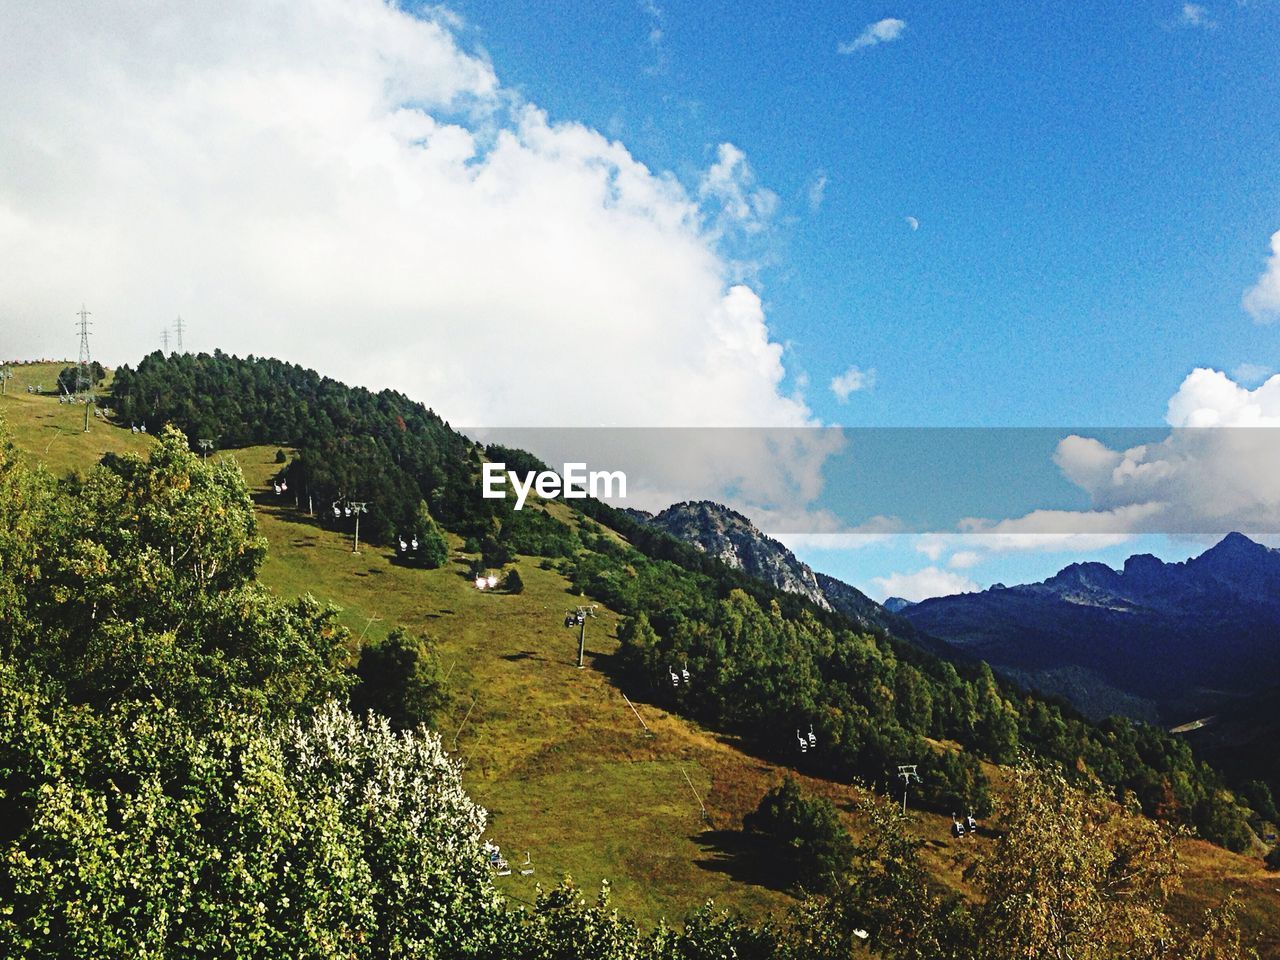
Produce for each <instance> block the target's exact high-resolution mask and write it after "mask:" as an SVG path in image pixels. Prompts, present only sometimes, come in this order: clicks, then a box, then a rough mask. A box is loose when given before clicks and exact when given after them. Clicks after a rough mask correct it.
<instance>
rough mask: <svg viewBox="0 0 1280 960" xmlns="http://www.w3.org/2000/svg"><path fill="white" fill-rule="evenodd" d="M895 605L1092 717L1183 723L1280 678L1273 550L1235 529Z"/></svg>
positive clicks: (1277, 555) (1277, 570) (1277, 557)
mask: <svg viewBox="0 0 1280 960" xmlns="http://www.w3.org/2000/svg"><path fill="white" fill-rule="evenodd" d="M901 615H902V616H903V617H905V618H906V619H907V620H909V621H910V622H911V623H913V624H915V625H916V626H917V627H918V628H919V629H920V630H922V631H924V632H926V633H928V634H930V635H931V636H934V637H938V638H940V639H942V640H944V641H946V642H947V643H949V644H951V645H952V646H953V647H955V648H957V649H959V650H962V651H964V652H965V653H968V654H970V655H972V656H975V657H980V658H981V659H983V660H986V661H987V662H988V663H990V664H991V665H992V666H993V667H994V668H995V669H996V670H998V671H1000V672H1002V673H1004V674H1005V675H1006V676H1008V677H1010V678H1011V679H1013V680H1015V681H1017V682H1019V683H1021V684H1023V685H1025V686H1028V687H1032V688H1035V689H1038V690H1040V691H1042V692H1045V693H1049V694H1054V695H1057V696H1061V697H1064V698H1065V699H1067V700H1069V701H1070V702H1072V703H1073V704H1075V706H1077V707H1078V708H1079V709H1080V710H1082V711H1083V712H1084V713H1085V714H1087V715H1089V716H1093V717H1101V716H1104V715H1106V714H1108V713H1113V712H1119V713H1125V714H1127V715H1130V716H1134V717H1138V718H1140V719H1145V720H1153V721H1160V722H1164V723H1178V722H1182V721H1186V720H1189V719H1194V718H1195V717H1196V716H1201V715H1204V714H1208V713H1212V712H1214V711H1216V710H1220V709H1224V708H1226V707H1227V706H1229V705H1230V704H1231V703H1232V702H1233V701H1234V700H1235V699H1236V698H1240V697H1248V696H1250V695H1252V694H1255V693H1257V692H1258V691H1260V690H1262V689H1264V688H1266V687H1267V686H1270V685H1275V684H1278V683H1280V550H1274V549H1270V548H1268V547H1265V546H1263V545H1262V544H1259V543H1255V542H1254V541H1253V540H1250V539H1249V538H1248V537H1246V536H1244V535H1243V534H1239V533H1232V534H1229V535H1227V536H1226V537H1224V538H1223V539H1222V541H1221V542H1219V543H1217V544H1216V545H1215V546H1213V547H1212V548H1210V549H1209V550H1206V551H1205V552H1204V553H1202V554H1201V555H1200V556H1198V557H1193V558H1192V559H1190V560H1187V561H1184V562H1180V563H1165V562H1164V561H1162V560H1160V559H1159V558H1157V557H1154V556H1151V555H1149V554H1139V555H1137V556H1132V557H1129V559H1128V560H1126V561H1125V564H1124V568H1123V569H1121V570H1115V569H1112V568H1111V567H1109V566H1106V565H1105V564H1101V563H1074V564H1071V565H1070V566H1068V567H1065V568H1063V569H1062V570H1061V571H1059V572H1058V573H1057V574H1056V575H1055V576H1053V577H1050V578H1049V579H1047V580H1045V581H1043V582H1041V583H1032V584H1025V585H1020V586H1013V587H1004V586H995V587H992V588H990V589H988V590H985V591H983V592H981V593H969V594H960V595H957V596H950V597H936V598H933V599H930V600H924V601H922V602H920V603H917V604H913V605H911V606H908V607H905V608H903V609H902V611H901Z"/></svg>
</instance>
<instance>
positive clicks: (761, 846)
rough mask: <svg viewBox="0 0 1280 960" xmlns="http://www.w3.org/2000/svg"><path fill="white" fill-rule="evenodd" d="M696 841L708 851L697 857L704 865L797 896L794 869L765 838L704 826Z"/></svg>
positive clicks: (743, 881) (752, 883)
mask: <svg viewBox="0 0 1280 960" xmlns="http://www.w3.org/2000/svg"><path fill="white" fill-rule="evenodd" d="M694 842H696V843H697V844H698V846H699V847H701V848H702V850H703V852H704V853H706V854H708V856H704V857H699V858H698V859H695V860H694V861H693V862H694V863H695V864H696V865H697V866H698V867H699V868H700V869H702V870H707V871H709V872H711V873H722V874H724V875H725V876H727V877H729V878H730V879H731V880H733V881H735V882H737V883H746V884H751V885H752V886H757V887H764V888H766V889H768V890H774V891H777V892H778V893H785V894H787V895H788V896H792V897H794V896H795V891H794V890H793V889H792V887H791V884H790V879H791V877H790V870H789V869H788V868H786V866H785V865H784V864H781V863H779V862H778V857H777V853H776V852H775V851H774V849H773V847H772V845H770V844H769V843H768V842H766V841H765V840H764V839H763V838H761V837H757V836H753V835H752V834H750V833H747V832H745V831H743V830H704V831H703V832H702V833H700V834H698V835H697V836H696V837H694Z"/></svg>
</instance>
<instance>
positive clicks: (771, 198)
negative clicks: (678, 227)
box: [698, 143, 778, 234]
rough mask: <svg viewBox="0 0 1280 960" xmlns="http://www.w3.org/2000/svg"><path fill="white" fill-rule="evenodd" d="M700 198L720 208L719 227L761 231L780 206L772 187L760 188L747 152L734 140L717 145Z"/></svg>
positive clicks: (704, 177) (701, 183)
mask: <svg viewBox="0 0 1280 960" xmlns="http://www.w3.org/2000/svg"><path fill="white" fill-rule="evenodd" d="M698 197H699V199H701V200H703V201H704V202H708V203H709V204H711V205H712V206H714V207H717V208H718V209H719V216H718V217H717V218H716V225H717V227H718V228H719V229H721V230H724V229H735V228H736V229H739V230H742V231H743V232H744V233H748V234H751V233H759V232H760V231H761V230H763V229H765V227H767V226H768V225H769V221H770V218H772V216H773V214H774V212H775V211H776V210H777V208H778V197H777V194H775V193H774V192H773V191H772V190H768V189H765V188H764V187H757V186H756V184H755V174H754V173H752V171H751V166H750V165H749V164H748V163H747V155H746V154H745V153H743V152H742V151H741V150H739V149H738V148H737V147H735V146H734V145H733V144H732V143H722V144H720V146H719V147H717V148H716V159H715V162H714V163H713V164H711V166H710V167H708V168H707V170H706V172H705V173H704V174H703V175H702V180H701V182H700V183H699V184H698Z"/></svg>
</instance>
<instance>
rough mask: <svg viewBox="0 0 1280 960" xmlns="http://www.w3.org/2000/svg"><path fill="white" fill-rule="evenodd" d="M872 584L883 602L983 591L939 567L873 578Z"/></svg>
mask: <svg viewBox="0 0 1280 960" xmlns="http://www.w3.org/2000/svg"><path fill="white" fill-rule="evenodd" d="M871 582H872V583H874V584H875V586H876V589H877V590H878V591H879V593H880V599H881V600H884V599H885V598H886V597H902V598H903V599H904V600H910V601H912V602H913V603H917V602H919V601H921V600H927V599H929V598H930V597H949V596H951V595H953V594H957V593H974V592H976V591H978V590H980V589H981V587H979V586H978V585H977V584H976V583H974V582H973V581H972V580H970V579H969V578H968V577H965V576H962V575H960V574H958V573H954V572H952V571H950V570H942V569H940V568H938V567H925V568H924V569H922V570H916V571H914V572H912V573H891V574H889V575H888V576H887V577H873V578H872V581H871Z"/></svg>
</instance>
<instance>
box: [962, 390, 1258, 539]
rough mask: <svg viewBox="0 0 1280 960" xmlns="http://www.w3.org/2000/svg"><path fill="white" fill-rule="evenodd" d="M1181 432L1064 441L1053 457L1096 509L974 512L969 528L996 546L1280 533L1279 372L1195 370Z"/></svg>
mask: <svg viewBox="0 0 1280 960" xmlns="http://www.w3.org/2000/svg"><path fill="white" fill-rule="evenodd" d="M1166 420H1167V422H1168V424H1169V426H1170V427H1171V428H1172V430H1171V431H1170V432H1169V433H1168V434H1167V435H1166V436H1165V437H1164V438H1163V439H1162V440H1159V441H1156V442H1153V443H1143V444H1137V445H1135V446H1132V447H1129V448H1127V449H1122V450H1121V449H1113V448H1111V447H1108V446H1107V445H1106V444H1104V443H1102V442H1101V441H1099V440H1097V439H1095V438H1091V437H1081V436H1069V437H1065V438H1063V440H1062V441H1060V442H1059V444H1058V447H1057V450H1056V452H1055V456H1054V460H1055V462H1056V463H1057V465H1058V467H1059V469H1060V470H1061V471H1062V474H1063V476H1064V477H1065V478H1066V479H1067V480H1069V481H1070V482H1071V483H1073V484H1075V485H1076V486H1077V487H1079V488H1080V489H1081V490H1083V491H1084V492H1085V493H1087V494H1088V496H1089V499H1090V501H1091V509H1089V510H1078V511H1072V510H1034V511H1032V512H1031V513H1028V514H1026V515H1025V516H1022V517H1015V518H1011V519H1006V520H999V521H994V522H993V521H989V520H983V519H977V518H973V519H970V520H967V521H966V522H965V523H964V524H963V529H964V530H965V531H967V532H969V533H971V534H977V535H980V536H981V538H982V539H981V540H980V541H974V542H975V543H977V542H981V543H983V544H984V545H986V546H987V547H988V548H989V549H1046V548H1053V549H1060V548H1072V547H1082V546H1085V545H1091V546H1093V547H1095V548H1100V547H1103V546H1110V545H1113V544H1116V543H1122V542H1124V541H1125V539H1127V538H1128V537H1129V536H1131V535H1134V534H1138V533H1165V534H1182V535H1197V534H1205V535H1208V534H1222V533H1226V532H1228V531H1231V530H1240V531H1243V532H1245V533H1256V534H1265V533H1275V532H1277V531H1280V429H1277V428H1280V375H1277V376H1273V377H1271V378H1270V379H1268V380H1266V381H1265V382H1264V383H1262V384H1261V385H1260V386H1258V387H1256V388H1254V389H1252V390H1250V389H1248V388H1247V387H1244V386H1241V385H1240V384H1239V383H1237V382H1236V381H1234V380H1232V379H1231V378H1230V377H1228V376H1227V375H1226V374H1225V373H1222V372H1221V371H1218V370H1210V369H1207V368H1200V369H1197V370H1193V371H1192V372H1191V373H1190V374H1188V375H1187V377H1186V379H1185V380H1183V382H1182V384H1181V386H1180V387H1179V388H1178V391H1177V392H1176V393H1175V394H1174V395H1173V397H1171V398H1170V400H1169V407H1168V413H1167V414H1166Z"/></svg>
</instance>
